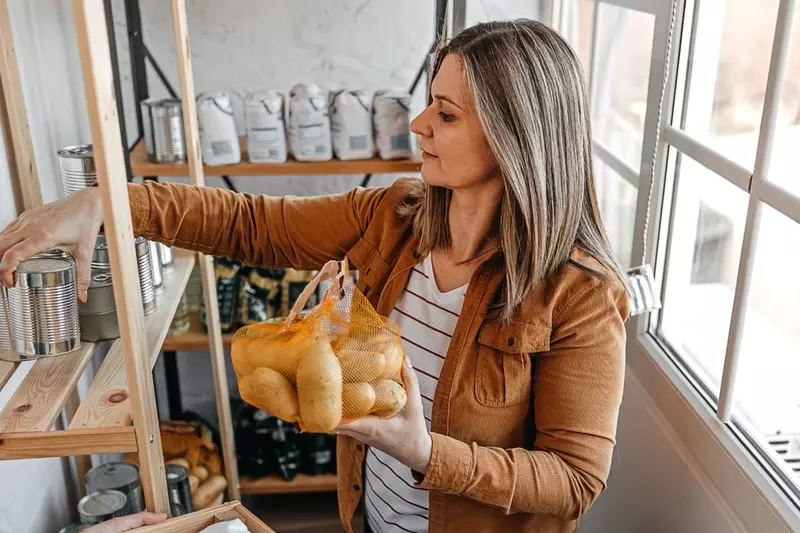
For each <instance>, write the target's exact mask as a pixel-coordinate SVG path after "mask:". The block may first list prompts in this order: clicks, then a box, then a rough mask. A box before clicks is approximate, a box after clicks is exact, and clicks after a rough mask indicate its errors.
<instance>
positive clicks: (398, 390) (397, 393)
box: [372, 379, 408, 417]
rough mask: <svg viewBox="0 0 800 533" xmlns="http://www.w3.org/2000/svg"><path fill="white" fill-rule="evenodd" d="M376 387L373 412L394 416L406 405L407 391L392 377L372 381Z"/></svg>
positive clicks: (379, 414)
mask: <svg viewBox="0 0 800 533" xmlns="http://www.w3.org/2000/svg"><path fill="white" fill-rule="evenodd" d="M372 386H373V387H374V388H375V405H374V406H373V413H375V414H376V415H378V416H382V417H389V416H394V415H396V414H397V413H399V412H400V411H401V410H402V409H403V407H405V405H406V400H407V399H408V397H407V396H406V391H405V389H404V388H403V386H402V385H400V384H399V383H397V382H396V381H392V380H391V379H380V380H378V381H375V382H373V383H372Z"/></svg>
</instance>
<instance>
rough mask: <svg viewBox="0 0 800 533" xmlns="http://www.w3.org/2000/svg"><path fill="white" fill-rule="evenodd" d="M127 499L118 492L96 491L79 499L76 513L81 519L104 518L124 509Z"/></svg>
mask: <svg viewBox="0 0 800 533" xmlns="http://www.w3.org/2000/svg"><path fill="white" fill-rule="evenodd" d="M127 502H128V498H127V497H126V496H125V494H123V493H122V492H120V491H118V490H98V491H96V492H91V493H89V494H87V495H86V496H84V497H83V498H81V501H79V502H78V513H80V515H81V518H84V519H85V518H88V519H91V518H94V517H97V518H104V517H108V516H109V515H112V514H114V513H116V512H118V511H121V510H122V509H124V508H125V504H126V503H127Z"/></svg>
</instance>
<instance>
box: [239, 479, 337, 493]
mask: <svg viewBox="0 0 800 533" xmlns="http://www.w3.org/2000/svg"><path fill="white" fill-rule="evenodd" d="M336 482H337V479H336V475H335V474H330V475H324V476H307V475H305V474H298V476H297V477H296V478H294V479H293V480H292V481H286V480H285V479H283V478H282V477H279V476H278V475H276V474H273V475H270V476H267V477H262V478H259V479H251V478H248V477H243V478H242V479H241V481H240V483H239V486H240V488H241V491H242V494H248V495H250V494H300V493H308V492H335V491H336Z"/></svg>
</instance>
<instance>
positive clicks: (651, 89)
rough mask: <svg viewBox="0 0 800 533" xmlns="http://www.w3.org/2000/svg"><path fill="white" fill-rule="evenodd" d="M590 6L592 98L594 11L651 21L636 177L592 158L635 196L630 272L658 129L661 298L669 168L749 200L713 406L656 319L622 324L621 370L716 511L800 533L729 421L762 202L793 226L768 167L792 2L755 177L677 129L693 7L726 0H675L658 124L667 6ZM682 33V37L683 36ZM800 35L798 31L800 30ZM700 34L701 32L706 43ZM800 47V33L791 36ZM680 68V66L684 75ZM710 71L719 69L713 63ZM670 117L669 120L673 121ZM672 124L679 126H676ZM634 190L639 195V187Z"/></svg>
mask: <svg viewBox="0 0 800 533" xmlns="http://www.w3.org/2000/svg"><path fill="white" fill-rule="evenodd" d="M570 1H574V2H576V3H577V2H579V1H580V0H555V2H554V3H555V4H556V5H555V6H554V8H553V9H552V10H551V12H552V13H553V22H554V23H555V24H556V25H557V28H558V29H560V30H562V31H564V30H566V29H567V24H568V21H567V20H566V18H565V16H564V12H565V9H564V8H563V5H562V4H563V3H565V2H570ZM590 1H592V2H594V4H595V6H594V13H593V22H592V35H591V40H592V43H591V50H590V58H591V59H590V65H589V84H590V87H589V93H590V95H591V96H592V97H593V95H594V90H595V79H594V78H595V76H594V71H595V63H596V46H595V42H596V35H597V20H598V15H597V13H598V11H599V9H598V4H601V3H602V4H609V5H613V6H617V7H623V8H627V9H633V10H636V11H640V12H644V13H649V14H652V15H653V16H654V17H655V22H654V32H653V43H652V56H651V59H650V72H649V81H648V92H647V104H646V105H647V109H646V116H645V123H644V124H645V128H644V136H643V140H642V157H641V163H640V165H639V169H638V171H637V169H633V168H631V167H630V166H629V165H628V164H626V163H625V162H623V161H622V160H621V159H620V158H619V157H618V156H617V155H616V154H614V153H612V152H611V151H610V150H608V149H607V148H606V147H605V146H603V145H602V143H600V142H598V141H597V139H594V140H593V144H594V148H595V156H596V157H598V159H599V160H601V161H602V162H603V163H605V164H607V165H608V166H609V167H611V168H612V169H613V170H615V171H616V172H617V174H619V175H620V176H622V177H623V178H624V179H626V181H629V182H630V183H631V184H633V185H634V186H637V188H638V199H637V210H636V222H635V226H634V240H633V250H632V257H633V258H634V264H636V262H637V261H638V260H639V259H638V258H641V256H642V250H643V244H644V243H643V240H642V238H641V236H642V234H643V233H644V218H645V212H646V209H647V196H648V195H647V190H646V189H647V188H648V186H649V175H650V173H649V171H650V166H651V164H652V154H653V151H654V147H655V144H656V132H657V131H658V129H659V128H661V135H660V138H659V139H658V150H657V153H656V160H655V165H656V166H655V183H654V186H653V195H652V208H651V217H650V224H649V227H648V233H647V235H646V239H647V242H648V253H647V257H646V260H647V261H648V262H649V263H651V264H653V265H654V266H655V267H656V281H657V282H658V283H659V286H660V287H661V290H662V296H663V291H664V287H665V284H664V279H665V277H666V276H668V275H669V272H668V271H666V269H665V266H666V265H667V264H668V263H667V261H668V259H669V255H670V253H671V250H670V246H669V243H670V241H671V239H669V232H670V231H671V229H672V227H673V214H674V213H673V205H674V204H673V199H674V196H673V194H674V187H675V182H676V180H675V179H673V178H672V176H671V175H670V173H668V169H672V168H675V165H676V161H677V160H678V159H679V158H683V157H688V158H690V159H692V160H693V161H695V162H697V163H699V164H700V165H702V166H704V167H706V168H708V169H709V170H711V171H712V172H714V173H715V174H716V175H717V176H719V177H721V178H723V179H726V180H727V181H729V182H731V183H732V184H734V185H735V186H736V187H738V188H739V189H742V190H743V191H744V192H745V193H747V194H748V195H749V198H748V208H747V217H746V226H745V234H744V238H743V244H742V249H741V253H740V258H739V259H740V261H739V265H738V269H737V270H738V271H737V281H736V289H735V293H734V295H735V296H734V303H733V309H734V311H733V316H732V317H731V327H730V329H729V336H728V348H727V351H726V356H725V367H724V372H723V384H722V386H721V387H720V395H719V397H720V402H719V403H717V402H716V400H715V398H714V397H713V396H712V395H711V394H709V393H708V391H707V389H706V388H705V386H704V385H703V384H702V383H700V382H699V381H698V380H697V379H696V378H695V377H694V376H693V375H692V373H691V372H690V371H689V370H688V367H687V365H685V364H683V363H682V362H681V356H680V355H679V354H677V353H676V352H675V351H674V350H673V349H672V348H671V347H670V346H669V345H668V343H667V342H665V340H664V339H663V338H661V337H660V336H659V335H658V334H657V333H656V328H657V326H658V324H659V322H660V318H661V317H660V314H659V313H657V312H656V313H653V314H652V315H644V316H637V317H633V318H632V319H631V320H630V321H629V323H628V325H627V330H628V342H627V350H628V352H627V358H628V359H627V360H628V367H629V369H630V370H631V371H632V373H633V374H634V375H635V378H636V380H637V381H639V382H640V383H641V385H642V386H643V387H644V390H646V391H647V392H648V394H649V396H650V397H651V398H652V399H653V401H654V402H655V404H656V405H657V406H658V407H659V409H660V410H661V412H662V414H663V415H664V416H665V418H666V420H667V421H668V422H669V424H670V426H671V429H672V430H674V432H675V433H676V434H677V436H678V437H679V438H680V439H681V440H682V441H683V443H684V444H685V445H686V449H687V450H690V453H691V455H692V456H693V458H694V460H695V461H696V462H697V463H699V465H700V466H701V468H702V470H703V471H704V472H705V474H706V475H707V476H708V477H710V479H711V481H712V482H713V485H714V486H715V487H716V488H717V489H718V491H719V494H720V495H721V496H722V498H724V500H725V501H724V502H720V503H721V504H720V507H721V509H722V510H723V511H724V512H726V513H730V514H732V515H733V516H735V517H736V519H737V520H738V521H739V522H740V523H741V524H742V525H744V526H745V527H746V528H747V529H749V530H751V531H786V532H792V531H800V491H798V490H797V488H796V487H793V486H791V484H790V483H789V482H787V479H786V478H785V475H784V474H782V473H781V472H780V470H781V469H780V468H776V466H775V465H772V464H770V463H769V462H768V461H767V460H766V459H765V458H764V456H763V454H762V452H760V451H759V450H758V449H757V447H756V445H755V443H754V442H752V441H751V439H750V437H749V436H748V435H747V433H746V432H745V431H743V430H742V428H741V427H740V426H741V424H740V422H739V421H737V420H732V419H731V406H732V405H733V399H734V391H735V389H734V387H733V386H732V385H734V384H735V375H736V372H735V371H736V366H737V363H738V350H739V346H740V344H741V335H742V332H743V328H744V320H745V316H746V309H747V297H748V293H749V282H750V278H751V277H752V273H753V266H754V258H755V246H754V244H755V241H756V238H757V235H758V228H759V222H760V217H761V210H762V208H763V204H767V205H769V206H771V207H773V208H774V209H775V210H777V211H778V212H779V213H781V214H783V215H785V216H787V217H789V218H791V219H793V220H794V221H795V222H797V223H798V224H800V197H798V196H795V195H793V194H792V193H790V192H788V191H787V190H785V189H784V188H782V187H781V186H780V185H778V184H776V183H774V182H772V181H769V179H767V177H768V170H769V159H770V155H771V148H772V143H773V141H774V135H775V129H776V128H775V125H776V115H777V106H776V105H775V103H776V102H780V97H781V93H782V91H783V87H784V84H783V78H784V75H785V72H786V62H787V58H788V48H789V44H790V41H791V37H792V30H793V21H794V12H795V10H796V9H797V8H798V6H797V0H779V1H780V4H779V9H778V15H777V22H776V32H775V36H774V37H773V46H772V51H771V54H770V63H771V64H770V68H769V75H768V84H767V89H766V96H765V102H764V108H763V112H762V121H761V127H760V129H759V140H758V149H757V156H756V161H755V164H754V168H753V169H749V168H745V167H743V166H742V165H740V164H738V163H736V162H734V161H732V160H730V159H729V158H727V157H725V156H724V155H722V154H720V153H718V152H716V151H714V150H713V149H711V148H709V147H708V146H707V145H705V144H704V143H702V142H701V141H699V140H697V139H695V138H693V137H692V136H691V135H689V134H688V133H686V131H685V130H684V129H683V127H684V126H685V117H686V115H687V109H686V105H687V102H688V101H689V91H690V90H691V88H692V79H691V78H692V71H691V69H688V68H686V67H685V65H686V62H687V61H688V58H689V57H692V58H693V59H694V55H695V51H696V48H697V45H696V41H697V39H698V34H699V33H698V20H699V19H700V17H699V14H700V9H701V8H702V9H709V5H710V8H711V9H713V8H714V7H715V6H714V5H713V4H714V2H717V6H716V7H717V8H718V7H719V3H720V2H724V1H725V0H677V5H676V10H677V12H676V21H675V28H674V37H673V43H672V53H671V57H670V62H669V69H668V73H667V76H668V79H667V91H666V93H665V96H664V103H663V116H662V117H661V119H662V120H661V123H660V124H659V123H658V109H657V107H658V101H659V97H660V90H661V86H662V82H663V76H664V64H665V61H666V44H667V34H668V30H669V24H670V18H671V12H670V10H671V2H670V1H669V0H658V1H655V0H590ZM684 30H685V31H684ZM797 31H798V32H800V28H798V29H797ZM703 36H704V34H700V38H703ZM796 38H798V39H800V35H798V36H796ZM681 67H683V68H681ZM714 67H715V68H716V64H715V65H714ZM673 115H675V116H673ZM673 118H675V119H676V121H677V122H678V123H679V125H674V122H673ZM639 183H641V185H642V186H641V187H638V184H639Z"/></svg>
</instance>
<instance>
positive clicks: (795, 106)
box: [769, 10, 800, 196]
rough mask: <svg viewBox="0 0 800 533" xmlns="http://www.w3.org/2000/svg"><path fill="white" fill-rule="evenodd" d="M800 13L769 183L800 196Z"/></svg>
mask: <svg viewBox="0 0 800 533" xmlns="http://www.w3.org/2000/svg"><path fill="white" fill-rule="evenodd" d="M798 146H800V10H797V11H796V12H795V17H794V25H793V30H792V42H791V44H790V45H789V60H788V64H787V67H786V79H785V80H784V82H783V93H782V95H781V107H780V110H779V112H778V129H777V131H776V135H775V145H774V146H773V151H772V160H771V161H770V167H769V172H770V175H769V179H771V180H774V181H775V182H776V183H779V184H780V185H782V186H783V187H785V188H786V189H788V190H790V191H792V192H793V193H794V194H796V195H798V196H800V178H798V176H797V168H798V165H800V155H798V154H799V152H798V149H797V148H798Z"/></svg>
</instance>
